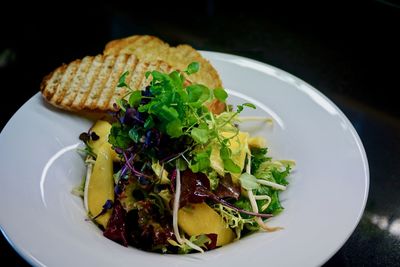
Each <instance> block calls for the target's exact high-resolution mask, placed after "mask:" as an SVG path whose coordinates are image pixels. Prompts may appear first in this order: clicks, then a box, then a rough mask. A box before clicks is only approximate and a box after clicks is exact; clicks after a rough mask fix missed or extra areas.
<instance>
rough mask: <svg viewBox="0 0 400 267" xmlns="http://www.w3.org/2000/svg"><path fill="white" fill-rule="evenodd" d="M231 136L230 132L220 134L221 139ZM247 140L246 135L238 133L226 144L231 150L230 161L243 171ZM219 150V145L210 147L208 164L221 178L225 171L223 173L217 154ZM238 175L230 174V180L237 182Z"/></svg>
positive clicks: (221, 163)
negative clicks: (209, 163)
mask: <svg viewBox="0 0 400 267" xmlns="http://www.w3.org/2000/svg"><path fill="white" fill-rule="evenodd" d="M233 135H234V133H232V132H222V133H221V137H223V138H230V137H232V136H233ZM248 138H249V134H248V133H244V132H239V133H238V134H237V135H236V136H235V137H233V138H231V139H230V140H229V142H228V147H229V148H230V149H231V152H232V155H231V159H232V161H233V162H234V163H235V164H236V165H237V166H239V168H240V170H243V168H244V163H245V160H246V155H247V153H248V151H249V148H248V144H247V141H248ZM220 149H221V146H220V145H219V144H216V143H215V144H213V145H212V148H211V155H210V162H211V168H213V169H214V170H215V171H216V172H217V173H218V174H219V175H221V176H223V175H224V173H225V171H224V163H223V161H222V159H221V156H220V154H219V150H220ZM240 175H241V173H231V176H232V180H233V182H234V183H237V182H238V181H239V177H240Z"/></svg>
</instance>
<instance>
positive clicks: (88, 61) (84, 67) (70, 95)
mask: <svg viewBox="0 0 400 267" xmlns="http://www.w3.org/2000/svg"><path fill="white" fill-rule="evenodd" d="M92 62H93V57H84V58H83V59H82V61H81V64H80V65H79V68H78V70H77V71H76V73H75V76H74V78H73V79H72V82H71V85H70V90H66V93H65V95H64V99H63V100H62V102H61V104H60V105H62V106H67V107H68V106H71V104H72V102H73V101H74V99H75V96H76V94H77V93H78V91H79V90H80V88H81V85H82V83H83V81H84V77H86V76H87V72H88V70H89V68H90V66H91V65H92Z"/></svg>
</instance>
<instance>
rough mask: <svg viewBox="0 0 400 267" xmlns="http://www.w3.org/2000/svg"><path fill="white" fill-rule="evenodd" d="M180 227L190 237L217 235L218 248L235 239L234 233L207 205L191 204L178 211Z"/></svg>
mask: <svg viewBox="0 0 400 267" xmlns="http://www.w3.org/2000/svg"><path fill="white" fill-rule="evenodd" d="M178 225H179V227H180V228H181V229H182V230H183V231H184V232H185V233H187V234H188V235H190V236H193V235H194V236H197V235H201V234H217V246H223V245H225V244H228V243H230V242H232V241H233V239H235V234H234V233H233V231H232V230H231V229H230V228H229V227H227V226H226V223H225V222H224V220H223V219H222V217H221V216H220V215H219V214H218V213H217V212H216V211H214V210H213V209H212V208H210V206H208V205H207V204H206V203H200V204H189V205H187V206H185V207H183V208H181V209H180V210H179V211H178Z"/></svg>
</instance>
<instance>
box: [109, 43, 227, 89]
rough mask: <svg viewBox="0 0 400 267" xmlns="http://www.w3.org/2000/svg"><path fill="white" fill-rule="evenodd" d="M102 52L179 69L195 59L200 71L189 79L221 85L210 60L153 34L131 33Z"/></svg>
mask: <svg viewBox="0 0 400 267" xmlns="http://www.w3.org/2000/svg"><path fill="white" fill-rule="evenodd" d="M103 53H104V55H117V54H120V53H126V54H134V55H135V56H137V57H138V58H139V59H140V60H144V61H148V62H152V61H155V60H162V61H164V62H166V63H167V64H169V65H170V66H172V67H173V68H174V69H177V70H180V71H183V70H185V69H186V68H187V66H188V65H189V64H190V63H192V62H193V61H197V62H199V63H200V71H199V72H198V73H195V74H192V75H190V80H191V81H192V82H193V83H200V84H204V85H206V86H207V87H209V88H212V89H214V88H218V87H222V82H221V80H220V78H219V76H218V73H217V71H216V70H215V69H214V68H213V66H212V65H211V64H210V62H208V60H206V59H204V58H203V57H202V56H201V55H200V53H199V52H197V51H196V50H195V49H194V48H193V47H191V46H189V45H178V46H177V47H170V46H169V45H168V44H167V43H165V42H163V41H162V40H160V39H158V38H157V37H154V36H149V35H133V36H130V37H127V38H123V39H117V40H113V41H111V42H109V43H108V44H107V45H106V47H105V49H104V52H103Z"/></svg>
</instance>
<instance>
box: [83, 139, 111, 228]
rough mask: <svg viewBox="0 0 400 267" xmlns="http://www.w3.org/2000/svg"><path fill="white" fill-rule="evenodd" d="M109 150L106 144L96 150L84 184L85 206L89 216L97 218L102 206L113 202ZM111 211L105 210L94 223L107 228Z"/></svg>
mask: <svg viewBox="0 0 400 267" xmlns="http://www.w3.org/2000/svg"><path fill="white" fill-rule="evenodd" d="M111 152H112V150H111V148H110V146H109V144H108V143H104V144H103V145H102V146H100V147H99V148H98V152H97V159H96V162H95V163H94V166H93V172H92V174H91V175H90V178H89V180H88V181H87V182H86V186H87V187H86V188H85V192H86V193H87V196H86V197H87V205H88V210H89V213H90V215H91V216H93V217H94V216H97V215H98V214H100V213H101V211H102V210H103V205H104V204H105V203H106V201H107V200H111V201H114V178H113V161H112V156H111ZM111 213H112V210H107V212H106V213H105V214H103V215H100V216H99V217H97V218H96V219H95V221H96V222H97V223H98V224H100V225H102V226H103V227H104V228H106V227H107V223H108V221H109V219H110V217H111Z"/></svg>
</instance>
